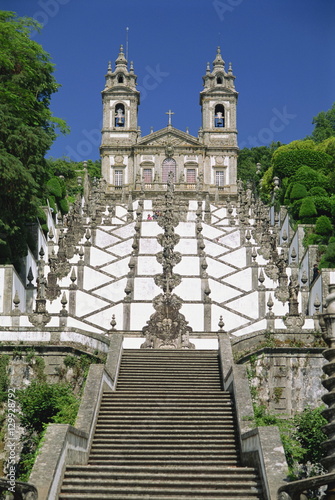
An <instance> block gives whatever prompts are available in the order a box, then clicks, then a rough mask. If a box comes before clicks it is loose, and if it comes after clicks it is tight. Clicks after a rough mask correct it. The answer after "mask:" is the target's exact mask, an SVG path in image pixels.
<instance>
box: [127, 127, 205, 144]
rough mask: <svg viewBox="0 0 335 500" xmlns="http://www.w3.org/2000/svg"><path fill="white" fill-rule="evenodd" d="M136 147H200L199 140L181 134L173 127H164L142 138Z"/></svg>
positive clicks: (184, 133) (183, 133)
mask: <svg viewBox="0 0 335 500" xmlns="http://www.w3.org/2000/svg"><path fill="white" fill-rule="evenodd" d="M137 145H138V146H165V147H166V146H173V147H190V146H191V147H194V146H200V143H199V140H198V139H197V138H196V137H194V136H192V135H190V134H187V133H186V132H182V131H181V130H178V129H176V128H174V127H166V128H163V129H161V130H157V132H152V133H151V134H149V135H146V136H144V137H142V138H141V139H140V140H139V141H138V143H137Z"/></svg>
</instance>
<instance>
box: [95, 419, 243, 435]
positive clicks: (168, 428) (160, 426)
mask: <svg viewBox="0 0 335 500" xmlns="http://www.w3.org/2000/svg"><path fill="white" fill-rule="evenodd" d="M211 427H213V431H214V429H215V430H217V431H220V432H224V431H228V430H229V431H231V432H232V431H233V430H234V428H235V426H234V424H233V422H232V423H231V424H224V423H220V424H217V423H211ZM96 429H97V433H103V432H106V433H108V432H111V431H112V430H113V429H114V430H118V431H120V432H127V433H129V432H131V431H132V430H134V431H136V432H138V431H141V432H146V431H147V432H153V430H155V432H156V431H161V432H173V431H175V432H183V433H185V432H186V433H187V432H192V431H193V430H195V431H197V430H198V431H199V432H201V431H204V432H207V431H208V423H207V422H206V421H202V422H194V421H192V422H189V423H188V424H185V422H184V421H181V422H173V423H171V421H170V420H168V421H166V420H164V421H159V422H155V425H154V426H150V423H148V422H143V423H136V427H135V428H134V424H133V422H131V421H128V422H126V423H124V424H122V423H120V422H113V423H108V424H106V423H104V424H101V423H100V422H99V423H98V424H97V427H96Z"/></svg>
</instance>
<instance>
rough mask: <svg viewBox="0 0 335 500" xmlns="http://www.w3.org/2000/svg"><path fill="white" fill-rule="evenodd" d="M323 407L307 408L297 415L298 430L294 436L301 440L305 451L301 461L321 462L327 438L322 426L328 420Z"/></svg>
mask: <svg viewBox="0 0 335 500" xmlns="http://www.w3.org/2000/svg"><path fill="white" fill-rule="evenodd" d="M322 410H323V407H320V408H315V409H311V408H305V409H304V411H303V412H302V413H300V414H298V415H296V416H295V417H294V419H293V423H294V425H295V426H296V431H295V432H294V434H293V437H294V438H295V439H297V440H298V441H299V443H300V444H301V446H302V448H303V450H304V453H303V456H302V458H301V463H307V462H312V463H313V464H316V463H319V462H320V460H321V459H322V458H323V457H324V455H325V452H324V449H323V447H322V446H321V444H322V443H323V442H324V441H325V440H326V439H327V436H326V434H325V433H324V432H323V430H322V427H323V426H324V425H325V424H327V420H326V419H325V418H324V417H323V416H322Z"/></svg>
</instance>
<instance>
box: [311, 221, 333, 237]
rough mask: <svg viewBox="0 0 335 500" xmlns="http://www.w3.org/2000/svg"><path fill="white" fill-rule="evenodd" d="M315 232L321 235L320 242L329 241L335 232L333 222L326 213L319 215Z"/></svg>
mask: <svg viewBox="0 0 335 500" xmlns="http://www.w3.org/2000/svg"><path fill="white" fill-rule="evenodd" d="M314 231H315V234H318V235H320V236H321V241H320V243H327V241H328V239H329V238H330V236H331V235H332V234H333V226H332V223H331V221H330V219H329V217H327V216H326V215H321V217H318V218H317V220H316V223H315V229H314Z"/></svg>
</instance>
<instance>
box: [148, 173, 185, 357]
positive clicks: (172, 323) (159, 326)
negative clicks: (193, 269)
mask: <svg viewBox="0 0 335 500" xmlns="http://www.w3.org/2000/svg"><path fill="white" fill-rule="evenodd" d="M178 223H179V220H178V218H177V217H176V216H175V215H174V193H173V178H172V176H169V179H168V184H167V192H166V194H165V210H164V213H163V214H162V215H161V216H160V217H159V219H158V224H159V225H160V226H161V227H162V228H163V229H164V233H163V234H160V235H158V237H157V239H158V241H159V243H160V244H161V245H162V247H163V250H162V251H161V252H159V253H158V255H157V257H156V258H157V260H158V262H159V263H160V264H161V265H162V267H163V272H162V273H161V274H156V276H155V277H154V280H155V283H156V285H157V286H159V287H160V288H162V290H163V293H161V294H159V295H158V296H157V297H155V298H154V300H153V306H154V308H155V310H156V312H155V313H153V314H152V315H151V317H150V319H149V321H147V325H146V326H145V327H144V328H143V329H142V331H143V334H144V335H145V337H146V340H145V342H144V343H143V344H142V345H141V348H144V349H194V344H192V343H191V342H190V341H189V333H190V332H191V331H192V329H191V327H190V326H188V321H186V319H185V316H184V315H183V314H181V313H180V312H179V309H180V308H181V305H182V300H181V298H180V297H178V296H177V295H176V294H174V293H172V290H173V289H174V288H175V287H176V286H177V285H179V284H180V283H181V277H180V276H179V275H178V274H175V273H174V272H173V268H174V266H175V265H176V264H178V263H179V262H180V261H181V255H180V253H178V252H174V251H173V249H174V247H175V245H176V244H177V243H178V241H179V236H178V235H177V234H175V232H174V228H175V227H176V226H177V225H178Z"/></svg>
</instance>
